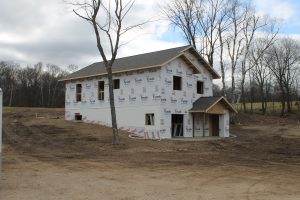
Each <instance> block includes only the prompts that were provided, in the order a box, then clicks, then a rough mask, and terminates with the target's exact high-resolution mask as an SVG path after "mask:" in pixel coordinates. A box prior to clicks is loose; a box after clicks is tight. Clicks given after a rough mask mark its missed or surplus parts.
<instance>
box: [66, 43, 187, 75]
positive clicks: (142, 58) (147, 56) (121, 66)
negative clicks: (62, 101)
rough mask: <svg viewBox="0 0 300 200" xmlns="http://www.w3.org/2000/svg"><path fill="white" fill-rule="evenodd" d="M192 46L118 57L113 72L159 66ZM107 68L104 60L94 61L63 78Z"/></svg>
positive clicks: (101, 70) (98, 71)
mask: <svg viewBox="0 0 300 200" xmlns="http://www.w3.org/2000/svg"><path fill="white" fill-rule="evenodd" d="M188 47H190V46H182V47H177V48H172V49H166V50H162V51H155V52H150V53H144V54H139V55H134V56H129V57H124V58H119V59H116V60H115V62H114V64H113V67H112V70H113V72H118V71H126V70H132V69H137V68H143V67H148V66H149V67H150V66H159V65H162V64H164V63H165V62H167V61H168V60H170V59H172V58H174V57H175V56H177V55H179V54H180V53H181V52H182V51H183V50H185V49H187V48H188ZM105 73H106V69H105V65H104V62H97V63H93V64H91V65H89V66H87V67H85V68H82V69H80V70H78V71H76V72H74V73H72V74H70V75H68V76H66V77H65V78H64V79H63V80H68V79H76V78H80V77H88V76H95V75H98V74H105Z"/></svg>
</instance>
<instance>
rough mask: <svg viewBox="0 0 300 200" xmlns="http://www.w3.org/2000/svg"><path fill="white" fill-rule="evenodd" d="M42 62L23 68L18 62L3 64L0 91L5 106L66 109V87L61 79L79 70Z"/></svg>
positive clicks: (0, 66) (0, 63)
mask: <svg viewBox="0 0 300 200" xmlns="http://www.w3.org/2000/svg"><path fill="white" fill-rule="evenodd" d="M76 69H77V67H76V66H75V65H70V66H69V67H68V68H67V70H68V71H67V70H63V69H62V68H61V67H59V66H57V65H54V64H46V65H44V64H43V63H41V62H39V63H37V64H35V65H34V66H27V67H20V65H19V64H17V63H11V62H4V61H2V62H0V88H1V89H2V91H3V93H4V95H3V104H4V106H22V107H64V105H65V87H64V83H61V82H59V81H58V80H59V79H61V78H62V77H64V76H66V75H67V74H68V73H70V72H73V71H74V70H76Z"/></svg>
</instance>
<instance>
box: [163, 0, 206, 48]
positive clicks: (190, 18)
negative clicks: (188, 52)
mask: <svg viewBox="0 0 300 200" xmlns="http://www.w3.org/2000/svg"><path fill="white" fill-rule="evenodd" d="M199 2H200V5H201V1H195V0H171V1H169V2H167V3H166V4H165V6H164V8H163V12H164V14H165V15H166V17H167V18H168V19H169V20H170V21H171V23H172V24H173V25H174V26H175V27H178V28H179V29H180V30H181V31H182V33H183V35H184V39H185V40H186V41H187V42H188V43H189V44H190V45H192V46H193V47H195V48H196V49H197V47H198V46H197V41H196V40H197V37H198V30H199V24H200V22H199V19H198V7H200V5H199Z"/></svg>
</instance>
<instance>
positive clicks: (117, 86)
mask: <svg viewBox="0 0 300 200" xmlns="http://www.w3.org/2000/svg"><path fill="white" fill-rule="evenodd" d="M113 88H114V89H120V79H114V80H113Z"/></svg>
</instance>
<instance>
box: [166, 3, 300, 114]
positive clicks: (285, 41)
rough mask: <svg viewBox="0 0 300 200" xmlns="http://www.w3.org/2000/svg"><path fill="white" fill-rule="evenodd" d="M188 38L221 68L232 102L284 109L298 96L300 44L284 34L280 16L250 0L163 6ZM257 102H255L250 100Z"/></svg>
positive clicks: (224, 88)
mask: <svg viewBox="0 0 300 200" xmlns="http://www.w3.org/2000/svg"><path fill="white" fill-rule="evenodd" d="M162 12H163V13H164V15H165V17H166V18H167V19H168V20H169V22H170V23H171V24H172V25H173V26H174V27H175V28H176V29H178V30H180V32H181V33H182V36H183V38H184V39H185V40H186V42H188V43H189V44H190V45H192V46H193V47H194V48H195V49H197V50H198V52H199V53H200V54H201V55H202V56H203V57H204V58H206V60H207V61H208V62H209V63H210V64H211V65H212V66H213V67H214V68H216V69H217V71H218V72H220V74H221V77H222V83H221V84H222V85H221V88H220V89H219V90H217V89H218V87H215V91H216V93H218V94H220V95H223V96H226V97H227V98H228V99H229V100H230V102H231V103H233V104H237V105H238V104H239V103H241V104H242V105H243V110H244V111H245V112H247V111H248V108H247V106H246V104H247V103H253V102H260V103H261V111H262V113H263V114H265V113H266V111H267V109H268V107H267V102H268V101H278V102H281V108H282V109H281V115H284V114H285V113H289V112H291V111H292V106H291V104H292V101H295V100H297V99H299V96H298V95H299V94H298V93H299V92H298V90H299V89H300V81H299V80H300V70H299V69H300V44H299V41H298V40H295V39H292V38H286V37H282V36H280V32H279V28H277V27H278V26H279V25H278V23H277V20H276V19H272V18H270V17H268V16H262V15H260V14H259V13H257V12H256V8H255V6H254V5H252V4H251V1H250V0H246V1H245V0H169V1H166V2H165V4H164V6H162ZM251 105H252V104H251Z"/></svg>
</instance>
